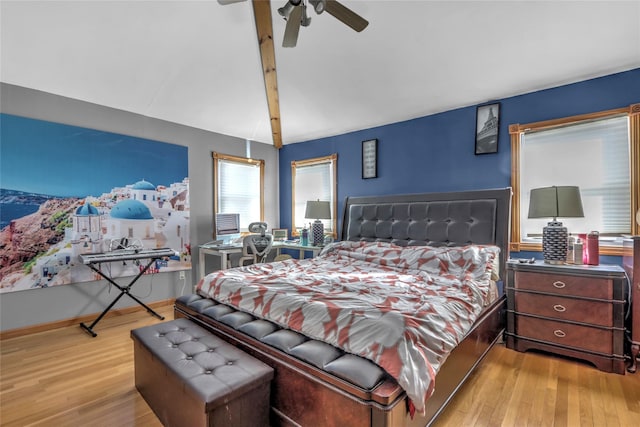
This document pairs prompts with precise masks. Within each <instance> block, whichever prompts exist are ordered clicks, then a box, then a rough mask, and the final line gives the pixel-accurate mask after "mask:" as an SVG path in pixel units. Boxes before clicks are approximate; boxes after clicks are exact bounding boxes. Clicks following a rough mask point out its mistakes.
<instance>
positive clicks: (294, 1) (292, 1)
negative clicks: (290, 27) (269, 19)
mask: <svg viewBox="0 0 640 427" xmlns="http://www.w3.org/2000/svg"><path fill="white" fill-rule="evenodd" d="M301 2H302V0H288V1H287V3H286V4H285V5H284V6H282V7H281V8H279V9H278V13H279V14H280V16H282V17H283V18H284V19H289V16H291V12H292V11H293V8H295V7H296V6H300V3H301Z"/></svg>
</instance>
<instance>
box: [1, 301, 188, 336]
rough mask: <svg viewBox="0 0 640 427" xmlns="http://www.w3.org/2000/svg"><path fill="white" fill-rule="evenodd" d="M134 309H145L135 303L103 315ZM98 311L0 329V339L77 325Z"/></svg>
mask: <svg viewBox="0 0 640 427" xmlns="http://www.w3.org/2000/svg"><path fill="white" fill-rule="evenodd" d="M174 303H175V299H174V298H169V299H166V300H162V301H156V302H152V303H148V304H147V305H148V306H149V307H151V308H158V307H164V306H167V305H173V304H174ZM136 311H145V309H144V307H142V306H139V305H135V306H131V307H124V308H119V309H114V310H110V311H109V312H108V313H107V314H106V315H105V316H104V317H103V319H104V318H108V317H114V316H122V315H123V314H129V313H134V312H136ZM99 315H100V313H94V314H86V315H84V316H78V317H72V318H70V319H63V320H56V321H54V322H47V323H39V324H37V325H32V326H25V327H24V328H16V329H10V330H7V331H0V340H5V339H10V338H16V337H22V336H25V335H30V334H35V333H38V332H45V331H50V330H52V329H58V328H64V327H65V326H73V325H79V324H80V323H81V322H89V323H91V322H92V321H93V320H95V318H96V317H98V316H99Z"/></svg>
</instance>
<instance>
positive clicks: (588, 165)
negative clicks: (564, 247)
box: [520, 116, 631, 242]
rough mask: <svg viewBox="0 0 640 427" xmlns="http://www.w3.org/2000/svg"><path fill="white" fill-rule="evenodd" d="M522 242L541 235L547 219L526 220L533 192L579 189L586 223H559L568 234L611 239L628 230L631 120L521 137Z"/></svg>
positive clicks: (617, 119)
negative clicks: (558, 187) (596, 234)
mask: <svg viewBox="0 0 640 427" xmlns="http://www.w3.org/2000/svg"><path fill="white" fill-rule="evenodd" d="M521 141H522V143H521V155H520V163H521V168H520V183H521V184H520V194H521V198H520V216H521V217H520V224H521V233H522V235H521V239H522V241H523V242H524V241H531V238H532V237H534V236H539V235H540V234H541V233H542V228H543V227H544V226H545V225H546V223H547V222H548V221H550V220H551V218H550V219H528V218H527V214H528V211H529V195H530V191H531V189H533V188H538V187H547V186H552V185H577V186H578V187H579V188H580V193H581V197H582V204H583V208H584V214H585V216H584V218H559V221H562V222H563V224H564V225H565V226H566V227H567V228H568V230H569V232H570V233H585V232H589V231H592V230H597V231H599V232H600V234H601V236H602V237H603V238H605V239H606V237H607V235H609V236H612V237H615V236H619V235H621V234H626V233H630V231H631V220H630V218H631V215H630V208H631V197H630V194H631V189H630V181H631V175H630V173H631V171H630V158H629V155H630V145H629V141H630V138H629V121H628V118H627V117H626V116H624V117H613V118H607V119H602V120H595V121H590V122H582V123H578V124H571V125H567V126H563V127H559V128H554V129H547V130H541V131H535V132H526V131H525V132H524V133H523V134H522V135H521Z"/></svg>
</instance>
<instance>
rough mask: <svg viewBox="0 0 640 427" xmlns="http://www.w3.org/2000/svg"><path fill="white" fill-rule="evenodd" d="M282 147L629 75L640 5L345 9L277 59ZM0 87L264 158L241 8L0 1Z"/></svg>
mask: <svg viewBox="0 0 640 427" xmlns="http://www.w3.org/2000/svg"><path fill="white" fill-rule="evenodd" d="M284 3H285V0H273V1H272V5H271V7H272V14H273V31H274V38H275V44H276V67H277V72H278V89H279V98H280V112H281V117H282V120H281V121H282V136H283V142H284V143H285V144H287V143H293V142H301V141H306V140H310V139H315V138H321V137H326V136H331V135H337V134H342V133H346V132H349V131H353V130H358V129H365V128H369V127H373V126H378V125H383V124H388V123H393V122H398V121H403V120H407V119H411V118H416V117H421V116H426V115H430V114H434V113H438V112H442V111H447V110H451V109H455V108H459V107H464V106H469V105H476V104H480V103H483V102H486V101H490V100H495V99H500V98H504V97H508V96H513V95H518V94H522V93H527V92H531V91H536V90H540V89H544V88H549V87H554V86H559V85H563V84H567V83H572V82H576V81H580V80H585V79H588V78H592V77H598V76H602V75H606V74H611V73H614V72H618V71H625V70H629V69H632V68H638V67H640V0H635V1H611V0H610V1H602V2H599V1H547V2H542V1H481V0H475V1H417V0H414V1H400V0H396V1H381V0H359V1H358V0H343V1H342V3H343V4H344V5H345V6H347V7H349V8H351V9H352V10H353V11H355V12H356V13H358V14H360V15H361V16H363V17H364V18H365V19H367V20H368V21H369V22H370V24H369V26H368V27H367V28H366V29H365V30H364V31H363V32H362V33H356V32H354V31H353V30H351V29H350V28H348V27H347V26H345V25H343V24H342V23H340V22H339V21H338V20H336V19H335V18H334V17H332V16H330V15H328V14H327V13H324V14H322V15H316V14H315V12H312V11H311V9H309V11H310V15H311V17H312V22H311V25H310V26H309V27H306V28H304V27H303V28H301V29H300V35H299V39H298V46H297V47H295V48H293V49H284V48H282V47H281V42H282V35H283V32H284V27H285V21H284V20H282V19H281V17H280V15H278V13H277V8H279V7H281V6H282V5H283V4H284ZM0 14H1V16H0V17H1V33H0V36H1V45H0V47H1V57H0V59H1V67H0V79H1V81H2V82H5V83H10V84H14V85H18V86H24V87H28V88H33V89H38V90H42V91H45V92H50V93H54V94H58V95H63V96H67V97H70V98H75V99H80V100H84V101H89V102H92V103H96V104H101V105H105V106H109V107H113V108H117V109H121V110H126V111H130V112H134V113H139V114H143V115H145V116H149V117H154V118H159V119H163V120H168V121H171V122H175V123H181V124H185V125H188V126H193V127H196V128H201V129H205V130H209V131H214V132H219V133H223V134H227V135H232V136H237V137H240V138H243V139H250V140H253V141H259V142H265V143H270V144H271V143H272V138H271V128H270V124H269V113H268V109H267V102H266V94H265V90H264V83H263V78H262V71H261V63H260V53H259V50H258V44H257V37H256V31H255V25H254V21H253V13H252V6H251V2H249V1H247V2H244V3H237V4H230V5H225V6H222V5H220V4H219V3H218V2H217V1H216V0H201V1H143V0H138V1H95V0H93V1H87V0H85V1H54V0H49V1H39V2H37V1H5V0H2V1H1V9H0Z"/></svg>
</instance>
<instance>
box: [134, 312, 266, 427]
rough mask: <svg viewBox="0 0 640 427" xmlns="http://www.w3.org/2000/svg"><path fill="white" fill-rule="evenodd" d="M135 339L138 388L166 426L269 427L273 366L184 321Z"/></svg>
mask: <svg viewBox="0 0 640 427" xmlns="http://www.w3.org/2000/svg"><path fill="white" fill-rule="evenodd" d="M131 338H132V339H133V344H134V363H135V385H136V388H137V389H138V391H139V392H140V394H141V395H142V396H143V397H144V399H145V400H146V401H147V403H148V404H149V406H150V407H151V409H152V410H153V411H154V412H155V414H156V415H157V416H158V418H159V419H160V421H161V422H162V423H163V424H164V425H165V426H189V427H195V426H209V427H212V426H219V427H223V426H225V427H226V426H233V427H245V426H246V427H259V426H268V425H269V397H270V385H271V380H272V378H273V369H272V368H271V367H269V366H267V365H265V364H264V363H262V362H260V361H259V360H257V359H255V358H253V357H252V356H249V355H248V354H246V353H244V352H242V351H241V350H239V349H238V348H236V347H234V346H233V345H231V344H229V343H227V342H225V341H223V340H222V339H220V338H218V337H216V336H214V335H212V334H211V333H210V332H208V331H207V330H205V329H204V328H202V327H200V326H198V325H196V324H194V323H193V322H191V321H190V320H188V319H184V318H182V319H176V320H172V321H169V322H163V323H158V324H155V325H151V326H146V327H143V328H138V329H134V330H132V331H131Z"/></svg>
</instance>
